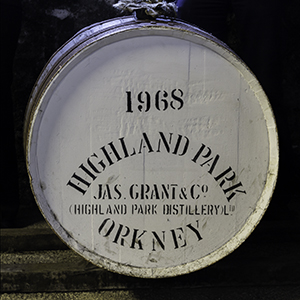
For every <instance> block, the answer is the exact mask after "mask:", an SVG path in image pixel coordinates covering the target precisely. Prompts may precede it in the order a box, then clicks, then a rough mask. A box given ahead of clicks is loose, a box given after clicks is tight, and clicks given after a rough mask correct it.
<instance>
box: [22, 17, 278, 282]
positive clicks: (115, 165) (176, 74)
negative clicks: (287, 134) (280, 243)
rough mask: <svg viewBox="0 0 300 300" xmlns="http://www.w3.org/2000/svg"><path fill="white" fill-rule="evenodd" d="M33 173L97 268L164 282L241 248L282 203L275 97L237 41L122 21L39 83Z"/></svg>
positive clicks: (31, 132)
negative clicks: (231, 44)
mask: <svg viewBox="0 0 300 300" xmlns="http://www.w3.org/2000/svg"><path fill="white" fill-rule="evenodd" d="M24 134H25V147H26V159H27V167H28V173H29V176H30V179H31V186H32V190H33V193H34V195H35V198H36V201H37V204H38V206H39V207H40V209H41V211H42V213H43V215H44V217H45V218H46V220H47V221H48V223H49V224H50V226H51V227H52V228H53V230H54V231H55V232H56V234H57V235H58V236H59V237H60V238H61V239H62V240H63V241H64V242H65V243H66V244H67V245H68V246H69V247H70V248H72V249H73V250H74V251H76V252H77V253H79V254H80V255H82V256H83V257H84V258H85V259H87V260H88V261H90V262H92V263H94V264H95V265H97V266H100V267H103V268H106V269H108V270H110V271H114V272H118V273H121V274H126V275H131V276H137V277H148V278H159V277H171V276H176V275H181V274H186V273H189V272H192V271H195V270H199V269H202V268H204V267H206V266H208V265H211V264H213V263H215V262H217V261H218V260H220V259H221V258H223V257H224V256H226V255H227V254H229V253H230V252H232V251H233V250H234V249H236V248H237V247H238V246H239V245H240V244H241V243H242V242H243V241H244V240H245V239H246V238H247V237H248V236H249V235H250V233H251V232H252V231H253V229H254V228H255V226H256V225H257V224H258V223H259V221H260V219H261V217H262V216H263V214H264V212H265V210H266V209H267V207H268V204H269V201H270V199H271V196H272V192H273V189H274V187H275V183H276V178H277V167H278V140H277V133H276V124H275V121H274V117H273V113H272V109H271V107H270V104H269V102H268V99H267V97H266V95H265V93H264V91H263V90H262V88H261V86H260V84H259V83H258V81H257V79H256V78H255V76H254V75H253V74H252V73H251V71H250V70H249V69H248V68H247V67H246V65H245V64H244V63H243V62H242V61H241V59H240V58H239V57H237V56H236V55H235V54H234V53H233V52H232V51H230V49H228V48H227V46H226V45H224V44H222V43H221V42H220V41H218V40H216V39H215V38H214V37H212V36H211V35H209V34H207V33H205V32H203V31H201V30H199V29H198V28H195V27H193V26H191V25H189V24H186V23H184V22H181V21H178V20H175V21H174V20H173V21H172V20H168V19H157V20H156V21H152V22H150V21H149V22H147V21H137V20H136V19H134V18H133V17H122V18H117V19H113V20H109V21H106V22H102V23H97V24H94V25H92V26H90V27H87V28H85V29H83V30H82V31H80V32H79V33H78V34H76V35H75V36H74V37H73V38H72V39H71V40H69V41H68V42H67V43H66V44H65V45H64V46H62V47H61V48H60V49H59V50H58V51H57V52H56V53H55V54H54V55H53V57H52V58H51V59H50V61H49V62H48V64H47V65H46V66H45V68H44V70H43V72H42V74H41V75H40V77H39V79H38V80H37V83H36V85H35V87H34V89H33V92H32V96H31V99H30V101H29V105H28V109H27V115H26V124H25V133H24Z"/></svg>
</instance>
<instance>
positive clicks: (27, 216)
mask: <svg viewBox="0 0 300 300" xmlns="http://www.w3.org/2000/svg"><path fill="white" fill-rule="evenodd" d="M262 1H263V0H262ZM287 1H288V5H287V9H286V10H283V11H282V17H283V27H284V33H285V41H284V43H285V47H284V49H285V52H284V74H283V100H282V101H284V102H285V103H286V105H287V109H288V126H289V128H290V132H291V133H290V134H291V139H292V147H293V154H294V159H295V163H294V164H292V165H291V166H290V168H291V169H293V170H295V168H296V169H299V168H300V164H299V161H300V159H299V157H300V101H299V100H300V33H299V32H300V21H299V20H300V17H299V14H300V1H299V0H287ZM113 3H114V0H77V1H74V0H52V1H45V0H23V1H22V27H21V32H20V36H19V41H18V47H17V51H16V55H15V63H14V68H13V72H14V80H13V85H12V91H13V101H14V117H15V135H16V148H17V156H18V170H19V185H20V212H19V215H20V216H19V220H21V221H20V222H21V223H22V222H23V223H24V225H26V223H27V222H34V221H36V220H37V219H39V218H41V215H40V214H39V212H38V209H37V205H36V204H35V201H34V198H33V196H32V193H31V190H30V185H29V181H28V176H27V171H26V163H25V159H24V152H23V124H24V116H25V111H26V105H27V102H28V99H29V96H30V93H31V89H32V88H33V86H34V83H35V81H36V79H37V77H38V76H39V74H40V72H41V71H42V69H43V67H44V66H45V64H46V63H47V61H48V60H49V58H50V57H51V55H52V54H53V53H54V52H55V51H56V50H57V49H58V48H59V47H60V46H61V45H63V44H64V43H65V42H66V41H67V40H68V39H70V38H72V36H73V35H74V34H75V33H76V32H78V31H79V30H81V29H82V28H84V27H86V26H88V25H91V24H93V23H96V22H100V21H103V20H106V19H110V18H114V17H116V16H118V12H116V11H115V10H114V9H113V8H112V4H113ZM228 23H229V24H230V25H231V28H232V30H231V33H230V43H229V46H230V47H232V48H233V49H234V50H235V48H236V47H238V42H239V41H238V39H237V37H236V35H235V28H234V15H230V16H229V17H228ZM274 88H277V87H274ZM299 172H300V171H299ZM299 172H298V171H297V172H296V176H298V178H297V180H296V182H297V181H298V179H299ZM287 176H288V174H287ZM294 182H295V181H294ZM296 197H297V198H300V193H298V194H297V195H296Z"/></svg>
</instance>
